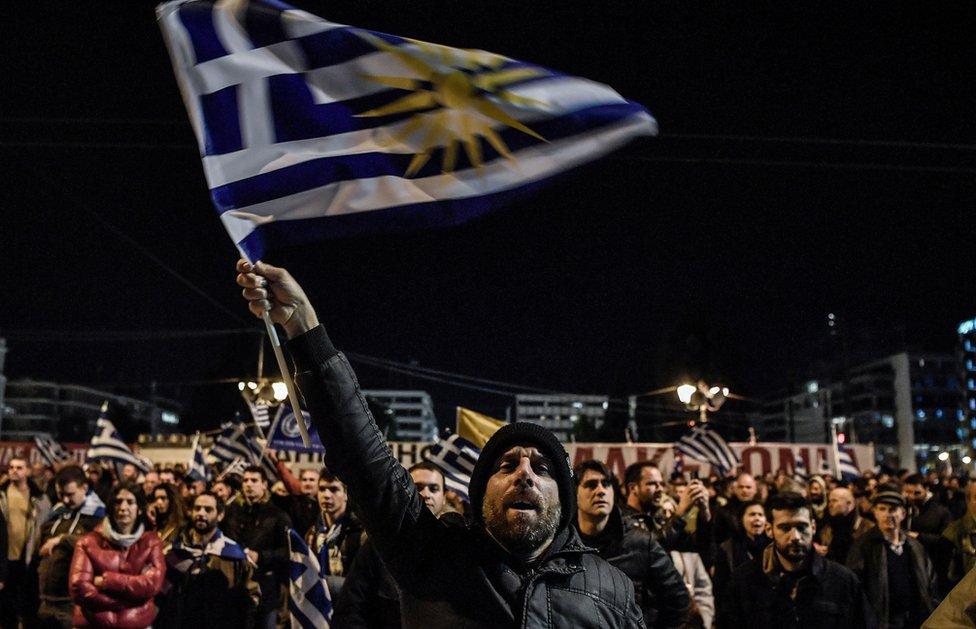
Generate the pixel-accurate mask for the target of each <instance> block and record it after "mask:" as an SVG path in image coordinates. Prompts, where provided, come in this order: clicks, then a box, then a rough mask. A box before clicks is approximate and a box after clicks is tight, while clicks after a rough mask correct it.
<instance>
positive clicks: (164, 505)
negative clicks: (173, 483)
mask: <svg viewBox="0 0 976 629" xmlns="http://www.w3.org/2000/svg"><path fill="white" fill-rule="evenodd" d="M152 497H153V505H154V506H155V507H156V516H157V517H165V516H166V515H168V514H169V507H170V504H169V496H168V495H166V490H164V489H163V488H162V487H157V488H156V489H155V490H153V493H152Z"/></svg>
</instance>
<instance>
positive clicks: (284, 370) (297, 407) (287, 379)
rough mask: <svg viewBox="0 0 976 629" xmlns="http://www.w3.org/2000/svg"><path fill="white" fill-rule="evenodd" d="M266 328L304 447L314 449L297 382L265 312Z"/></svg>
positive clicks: (269, 316) (263, 314)
mask: <svg viewBox="0 0 976 629" xmlns="http://www.w3.org/2000/svg"><path fill="white" fill-rule="evenodd" d="M262 318H263V319H264V327H265V329H266V330H267V331H268V338H270V339H271V349H273V350H274V355H275V359H276V360H277V361H278V369H279V370H280V371H281V380H282V381H283V382H284V383H285V388H287V389H288V401H289V402H291V408H292V410H293V411H294V412H295V423H296V424H298V432H300V433H301V435H302V445H304V446H305V447H306V448H311V447H312V438H311V437H309V436H308V428H307V427H306V426H305V418H304V417H303V416H302V406H301V404H299V403H298V392H297V391H296V390H295V382H294V381H293V380H292V379H291V372H289V371H288V363H287V362H285V353H284V351H282V349H281V341H280V340H279V339H278V331H277V330H275V327H274V323H273V322H272V321H271V315H270V314H268V311H267V310H265V311H264V313H262Z"/></svg>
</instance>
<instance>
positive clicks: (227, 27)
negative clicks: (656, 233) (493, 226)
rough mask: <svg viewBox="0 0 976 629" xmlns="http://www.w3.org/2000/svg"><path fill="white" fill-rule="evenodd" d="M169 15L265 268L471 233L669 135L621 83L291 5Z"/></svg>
mask: <svg viewBox="0 0 976 629" xmlns="http://www.w3.org/2000/svg"><path fill="white" fill-rule="evenodd" d="M156 13H157V17H158V20H159V24H160V28H161V29H162V31H163V35H164V37H165V39H166V43H167V46H168V48H169V52H170V57H171V59H172V62H173V67H174V69H175V72H176V78H177V82H178V83H179V85H180V89H181V92H182V94H183V100H184V103H185V105H186V108H187V111H188V113H189V117H190V122H191V124H192V126H193V129H194V131H195V133H196V136H197V141H198V144H199V146H200V152H201V155H202V159H203V169H204V173H205V175H206V178H207V182H208V185H209V187H210V195H211V198H212V199H213V202H214V205H215V206H216V209H217V211H218V213H219V214H220V217H221V220H222V221H223V223H224V227H225V228H226V229H227V231H228V233H229V234H230V236H231V238H233V240H234V242H235V243H237V245H238V248H239V249H240V250H241V251H242V252H243V253H245V254H246V255H247V256H248V257H250V258H251V259H252V260H256V259H260V258H261V257H262V254H263V252H264V251H265V249H269V248H273V247H276V246H285V245H293V244H299V243H303V242H310V241H313V240H317V239H321V238H327V237H336V236H343V235H348V234H360V233H364V232H370V231H392V230H397V229H403V228H417V227H428V226H446V225H454V224H458V223H462V222H464V221H467V220H470V219H471V218H474V217H476V216H479V215H481V214H484V213H486V212H488V211H490V210H493V209H495V208H497V207H499V206H501V205H502V204H504V203H506V202H508V201H509V200H510V199H511V198H513V197H515V196H517V195H518V194H520V193H524V192H527V191H529V190H531V189H533V188H537V187H539V186H540V185H541V184H542V183H544V182H545V181H546V180H548V179H551V178H552V177H553V176H555V175H557V174H559V173H560V172H563V171H566V170H568V169H570V168H573V167H575V166H578V165H580V164H583V163H585V162H588V161H591V160H593V159H595V158H597V157H599V156H601V155H604V154H606V153H608V152H610V151H612V150H614V149H616V148H618V147H620V146H622V145H623V144H625V143H626V142H628V141H629V140H631V139H632V138H634V137H637V136H641V135H654V134H656V132H657V124H656V123H655V121H654V119H653V118H652V117H651V116H650V114H649V113H648V112H647V110H646V109H644V107H642V106H641V105H639V104H637V103H634V102H631V101H628V100H625V99H624V98H623V97H621V96H620V95H619V94H618V93H617V92H615V91H614V90H613V89H611V88H610V87H608V86H606V85H602V84H600V83H595V82H593V81H589V80H586V79H582V78H578V77H574V76H569V75H566V74H561V73H559V72H554V71H552V70H549V69H547V68H544V67H541V66H537V65H534V64H531V63H526V62H522V61H518V60H515V59H509V58H507V57H503V56H501V55H497V54H493V53H489V52H485V51H481V50H462V49H457V48H449V47H447V46H441V45H437V44H430V43H426V42H421V41H417V40H413V39H406V38H402V37H397V36H394V35H387V34H384V33H378V32H374V31H368V30H364V29H359V28H355V27H351V26H344V25H341V24H333V23H331V22H327V21H325V20H323V19H321V18H319V17H316V16H314V15H311V14H309V13H306V12H305V11H300V10H296V9H294V8H292V7H290V6H288V5H286V4H284V3H282V2H278V1H277V0H265V1H260V0H251V1H250V2H245V1H242V2H217V3H214V2H212V1H203V0H178V1H176V2H167V3H165V4H162V5H160V6H159V7H158V8H157V10H156Z"/></svg>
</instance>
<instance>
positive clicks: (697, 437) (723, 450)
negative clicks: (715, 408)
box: [674, 426, 739, 474]
mask: <svg viewBox="0 0 976 629" xmlns="http://www.w3.org/2000/svg"><path fill="white" fill-rule="evenodd" d="M674 448H675V449H676V450H677V451H678V452H681V453H682V454H684V455H685V456H689V457H691V458H693V459H697V460H699V461H704V462H705V463H708V464H709V465H711V466H713V467H715V468H718V470H719V471H720V472H721V473H722V474H728V473H729V472H731V471H732V470H734V469H735V468H736V467H737V466H738V465H739V457H738V456H737V455H736V453H735V452H734V451H733V450H732V448H730V447H729V444H727V443H726V442H725V439H722V436H721V435H720V434H718V433H717V432H715V431H714V430H709V429H708V428H705V427H704V426H698V427H697V428H695V429H694V430H692V431H691V432H690V433H689V434H687V435H685V436H684V437H682V438H681V439H679V440H678V441H677V442H676V443H675V444H674Z"/></svg>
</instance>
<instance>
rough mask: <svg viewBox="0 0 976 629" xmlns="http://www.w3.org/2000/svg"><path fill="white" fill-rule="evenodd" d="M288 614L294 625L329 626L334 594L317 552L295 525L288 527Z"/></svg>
mask: <svg viewBox="0 0 976 629" xmlns="http://www.w3.org/2000/svg"><path fill="white" fill-rule="evenodd" d="M288 555H289V559H290V563H289V568H288V570H289V572H288V616H289V617H290V619H291V627H292V629H321V628H323V627H324V628H326V629H327V628H328V626H329V621H330V620H331V618H332V597H331V596H330V595H329V586H328V585H326V583H325V575H324V574H323V573H322V566H321V565H319V560H318V558H317V557H316V556H315V553H313V552H310V551H309V549H308V545H307V544H306V543H305V540H303V539H302V536H301V535H299V534H298V533H297V532H296V531H295V529H288Z"/></svg>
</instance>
